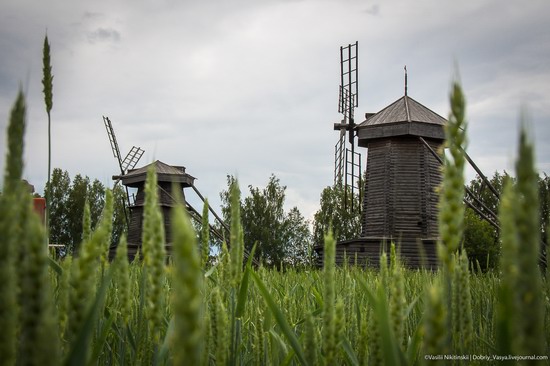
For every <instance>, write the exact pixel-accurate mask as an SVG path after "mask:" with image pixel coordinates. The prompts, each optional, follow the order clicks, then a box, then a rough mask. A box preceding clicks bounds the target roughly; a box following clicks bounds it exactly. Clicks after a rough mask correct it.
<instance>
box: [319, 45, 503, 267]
mask: <svg viewBox="0 0 550 366" xmlns="http://www.w3.org/2000/svg"><path fill="white" fill-rule="evenodd" d="M340 56H341V75H342V84H341V85H340V106H341V110H340V112H342V108H343V114H344V120H343V121H342V123H340V124H335V125H334V128H335V129H336V130H339V131H340V140H339V142H338V144H337V145H336V153H335V156H336V159H335V184H342V182H343V184H344V185H345V186H346V187H347V186H348V184H349V183H348V182H349V180H347V179H344V178H348V174H347V172H346V171H343V169H342V167H348V166H350V165H351V166H355V161H357V160H358V161H360V160H359V159H357V158H355V154H356V152H355V146H354V143H355V137H357V144H358V147H363V148H366V149H367V164H366V172H365V173H366V179H365V182H364V186H363V207H362V231H361V236H360V237H359V238H355V239H352V240H346V241H342V242H339V243H338V244H337V250H336V261H337V263H340V264H341V263H343V262H344V258H345V257H346V256H347V257H348V261H349V262H350V263H353V262H354V261H355V260H357V262H358V263H359V264H370V265H374V266H377V265H378V264H379V258H380V254H381V252H382V251H383V250H388V245H389V243H390V242H392V241H393V242H395V243H396V245H397V247H398V250H399V252H400V253H401V257H402V259H403V261H404V262H405V264H406V265H408V266H409V267H421V266H423V267H434V266H436V265H437V257H436V243H437V240H438V209H437V205H438V195H437V187H438V186H439V185H440V182H441V179H442V176H441V164H442V161H443V160H442V156H441V151H442V145H443V143H444V139H445V133H444V128H443V127H444V125H445V124H446V122H447V121H446V119H445V118H443V117H441V116H440V115H438V114H437V113H435V112H434V111H432V110H430V109H429V108H428V107H426V106H424V105H423V104H421V103H419V102H418V101H416V100H414V99H413V98H411V97H410V96H409V95H408V91H407V72H406V68H405V93H404V95H403V96H402V97H400V98H399V99H397V100H396V101H394V102H393V103H391V104H389V105H388V106H387V107H385V108H383V109H382V110H380V111H379V112H377V113H366V114H365V119H364V120H363V121H362V122H361V123H359V124H355V122H354V118H353V108H354V107H355V106H357V105H358V103H357V43H355V44H354V45H349V46H347V47H341V48H340ZM346 78H347V79H346ZM345 80H347V81H345ZM346 132H347V133H348V134H349V144H350V145H351V147H350V149H349V151H350V152H351V159H348V158H347V156H348V155H347V154H344V153H341V152H342V151H344V150H345V149H344V148H340V147H341V146H344V144H345V140H344V139H343V136H344V135H345V134H346ZM346 149H347V148H346ZM464 153H465V152H464ZM465 156H466V159H467V161H468V162H469V163H470V164H471V165H472V167H473V168H474V169H475V170H476V172H477V173H478V174H479V176H480V177H481V178H482V179H483V181H484V182H485V184H486V185H487V186H488V187H489V188H490V189H491V191H492V192H493V193H495V194H496V190H495V189H494V187H492V185H491V183H490V182H489V181H488V180H487V178H486V177H485V175H484V174H483V173H482V172H481V171H480V170H479V168H478V167H477V166H476V165H475V164H474V162H473V161H472V159H471V158H470V157H469V156H468V154H466V153H465ZM350 161H351V163H350ZM359 169H360V167H359ZM352 172H353V170H352ZM352 177H353V179H352V180H351V182H352V184H353V181H354V179H356V177H355V176H354V173H352ZM351 189H352V190H353V186H352V187H351ZM347 190H348V189H347V188H346V191H347ZM466 194H467V195H466V197H465V200H464V202H465V204H467V205H468V206H469V207H471V208H472V209H473V210H474V211H475V212H476V213H478V214H479V215H480V216H481V217H482V218H484V219H485V220H487V221H488V222H489V223H490V224H492V225H493V226H494V227H495V228H497V229H498V224H497V219H496V215H495V214H494V213H493V212H491V211H490V210H489V209H488V208H487V207H485V206H484V205H483V204H482V202H481V200H480V199H479V198H478V197H477V196H476V195H475V194H473V192H471V191H469V190H468V189H466ZM346 202H347V199H346ZM316 250H317V252H318V253H319V254H321V258H322V253H323V248H322V246H318V247H317V248H316Z"/></svg>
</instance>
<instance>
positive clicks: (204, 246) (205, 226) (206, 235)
mask: <svg viewBox="0 0 550 366" xmlns="http://www.w3.org/2000/svg"><path fill="white" fill-rule="evenodd" d="M209 256H210V222H209V220H208V199H205V200H204V206H203V208H202V226H201V262H202V268H206V265H207V264H208V257H209Z"/></svg>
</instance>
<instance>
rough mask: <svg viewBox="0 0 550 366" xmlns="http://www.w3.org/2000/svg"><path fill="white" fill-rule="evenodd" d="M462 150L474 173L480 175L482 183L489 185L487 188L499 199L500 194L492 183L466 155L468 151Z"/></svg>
mask: <svg viewBox="0 0 550 366" xmlns="http://www.w3.org/2000/svg"><path fill="white" fill-rule="evenodd" d="M461 150H462V152H463V153H464V157H465V158H466V160H468V163H470V165H471V166H472V168H474V170H475V171H476V173H477V174H478V175H479V176H480V177H481V179H482V180H483V183H485V184H487V186H488V187H489V189H490V190H491V192H493V194H494V195H495V197H496V198H497V200H498V199H499V197H500V195H499V194H498V191H497V190H496V188H495V186H493V184H492V183H491V182H490V181H489V179H487V177H486V176H485V174H483V173H482V172H481V169H479V168H478V166H477V165H476V164H475V163H474V161H473V160H472V158H470V155H468V153H467V152H466V151H464V149H462V148H461Z"/></svg>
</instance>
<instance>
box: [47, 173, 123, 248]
mask: <svg viewBox="0 0 550 366" xmlns="http://www.w3.org/2000/svg"><path fill="white" fill-rule="evenodd" d="M50 184H51V199H50V197H48V192H49V191H48V184H46V187H45V188H44V197H45V198H46V200H49V202H50V243H52V244H64V245H65V246H66V248H67V250H68V251H69V252H73V251H77V250H78V245H79V243H80V242H81V241H82V217H83V214H84V202H85V201H86V199H88V202H89V204H90V213H91V215H90V216H91V226H92V229H94V228H95V227H96V225H97V223H98V221H99V219H100V217H101V211H102V210H103V206H104V204H105V186H104V185H103V184H102V183H101V182H100V181H99V180H97V179H94V181H93V182H90V178H88V177H87V176H85V177H83V176H82V175H81V174H77V175H76V176H75V177H74V178H73V180H72V182H71V178H70V176H69V173H68V172H67V171H63V170H61V169H60V168H55V169H54V170H53V173H52V177H51V180H50ZM113 193H114V196H115V197H114V198H115V209H114V211H115V212H114V218H113V219H114V222H113V235H112V242H113V243H118V240H119V238H120V235H121V234H122V232H123V231H124V230H125V229H126V221H125V217H124V210H125V205H124V200H125V199H126V196H125V192H124V189H123V188H122V187H121V186H120V185H119V186H117V187H116V188H115V190H114V192H113Z"/></svg>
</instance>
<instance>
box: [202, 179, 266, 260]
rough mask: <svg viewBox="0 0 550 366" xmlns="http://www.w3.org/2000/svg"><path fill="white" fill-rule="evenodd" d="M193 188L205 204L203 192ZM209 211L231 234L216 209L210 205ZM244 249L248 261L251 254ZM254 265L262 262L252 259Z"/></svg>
mask: <svg viewBox="0 0 550 366" xmlns="http://www.w3.org/2000/svg"><path fill="white" fill-rule="evenodd" d="M191 187H193V190H194V191H195V193H196V194H197V196H199V198H200V199H201V201H202V202H204V196H203V195H202V194H201V192H199V190H198V189H197V187H195V185H192V186H191ZM208 210H209V211H210V212H211V213H212V215H214V217H215V218H216V220H218V222H219V223H220V225H222V227H223V228H224V229H225V230H226V231H227V232H229V231H230V230H229V226H227V224H226V223H225V222H224V221H223V220H222V219H221V218H220V216H218V214H217V213H216V211H214V209H212V207H211V206H210V205H208ZM199 216H200V215H199ZM243 249H244V255H245V257H246V259H248V257H249V256H250V252H249V251H248V250H247V249H246V248H243ZM252 263H254V264H255V265H257V266H259V265H260V262H258V260H256V258H252Z"/></svg>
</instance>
